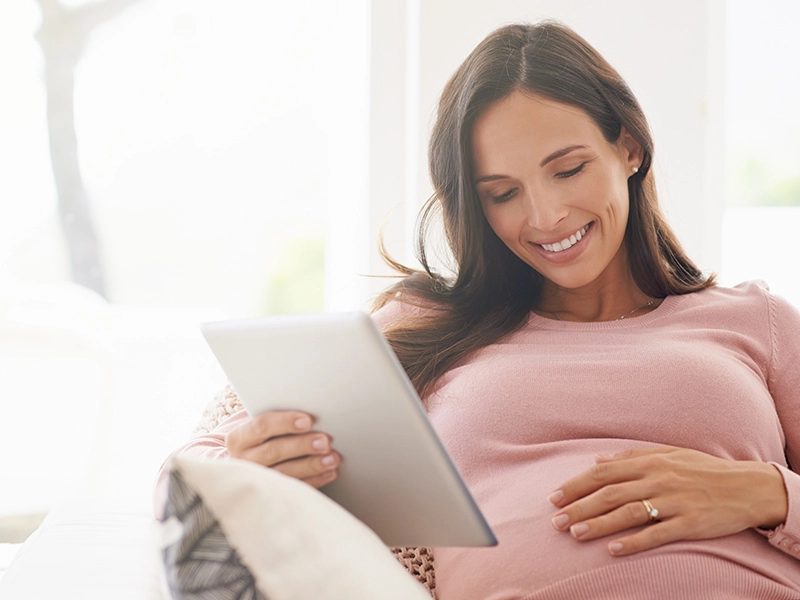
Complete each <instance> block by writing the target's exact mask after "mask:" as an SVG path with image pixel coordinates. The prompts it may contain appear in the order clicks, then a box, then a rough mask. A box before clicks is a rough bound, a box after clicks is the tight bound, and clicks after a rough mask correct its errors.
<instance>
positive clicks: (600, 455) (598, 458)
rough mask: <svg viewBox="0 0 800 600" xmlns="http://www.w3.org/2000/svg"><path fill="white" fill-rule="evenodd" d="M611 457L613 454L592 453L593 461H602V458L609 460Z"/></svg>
mask: <svg viewBox="0 0 800 600" xmlns="http://www.w3.org/2000/svg"><path fill="white" fill-rule="evenodd" d="M612 458H614V455H613V454H595V455H594V460H595V462H602V461H604V460H611V459H612Z"/></svg>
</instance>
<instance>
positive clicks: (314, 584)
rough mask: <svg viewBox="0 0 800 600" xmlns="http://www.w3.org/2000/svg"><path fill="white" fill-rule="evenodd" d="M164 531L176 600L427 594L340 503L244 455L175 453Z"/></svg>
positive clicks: (412, 598)
mask: <svg viewBox="0 0 800 600" xmlns="http://www.w3.org/2000/svg"><path fill="white" fill-rule="evenodd" d="M161 530H162V559H163V566H164V569H163V570H164V579H165V580H166V583H167V587H168V588H169V592H170V593H171V595H172V597H173V600H212V599H213V600H226V599H228V598H230V599H231V600H233V599H239V598H243V599H248V600H307V599H308V598H314V599H319V600H360V599H364V600H366V599H370V600H430V595H429V594H428V592H427V591H426V589H425V587H423V586H422V585H420V583H419V582H417V581H416V580H415V579H414V578H413V577H412V576H411V575H410V574H409V573H408V572H407V571H406V570H405V569H404V568H403V567H402V566H401V565H400V564H399V563H398V562H397V560H396V559H395V558H394V556H393V555H392V553H391V551H390V550H389V549H388V548H386V546H385V545H384V544H383V542H381V540H380V538H378V536H377V535H376V534H375V533H374V532H372V531H371V530H370V529H369V528H368V527H367V526H366V525H364V524H363V523H361V522H360V521H358V520H357V519H356V518H355V517H353V516H352V515H351V514H350V513H348V512H347V511H346V510H344V509H343V508H342V507H341V506H339V505H338V504H336V503H335V502H333V501H332V500H330V499H329V498H328V497H327V496H325V495H324V494H322V493H321V492H319V491H317V490H315V489H314V488H312V487H310V486H308V485H306V484H304V483H302V482H300V481H297V480H295V479H292V478H290V477H286V476H284V475H282V474H280V473H278V472H277V471H274V470H271V469H265V468H263V467H260V466H258V465H255V464H253V463H250V462H247V461H242V460H236V459H227V460H217V461H199V460H196V459H191V458H188V457H182V456H175V457H173V458H172V459H171V464H170V479H169V486H168V499H167V506H166V511H165V518H164V521H163V522H162V525H161Z"/></svg>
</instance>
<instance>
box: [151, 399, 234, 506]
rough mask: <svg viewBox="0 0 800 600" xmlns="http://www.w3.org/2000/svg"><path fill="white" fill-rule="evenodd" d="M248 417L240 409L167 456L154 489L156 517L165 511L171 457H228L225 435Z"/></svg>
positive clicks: (208, 458)
mask: <svg viewBox="0 0 800 600" xmlns="http://www.w3.org/2000/svg"><path fill="white" fill-rule="evenodd" d="M247 418H248V417H247V413H246V412H245V411H244V410H240V411H238V412H236V413H234V414H232V415H231V416H229V417H228V418H226V419H224V420H223V421H222V422H221V423H219V424H218V425H217V427H215V428H214V429H213V430H212V431H209V432H208V433H204V434H202V435H199V436H197V437H194V438H192V439H191V440H190V441H189V442H188V443H186V444H185V445H184V446H181V447H180V448H178V449H177V450H175V451H174V452H172V453H171V454H170V455H169V457H167V459H166V460H165V461H164V463H163V464H162V465H161V468H160V469H159V471H158V476H157V477H156V483H155V486H154V491H153V514H154V515H155V516H156V518H159V517H161V515H162V514H163V512H164V502H165V500H166V489H167V478H168V475H169V459H170V458H171V457H172V456H175V455H176V454H180V455H182V456H191V457H193V458H200V459H204V460H217V459H220V458H226V457H227V456H228V449H227V447H226V445H225V437H226V436H227V434H228V433H229V432H230V431H232V430H233V429H234V428H235V427H237V426H238V425H240V424H241V423H243V422H245V421H246V420H247Z"/></svg>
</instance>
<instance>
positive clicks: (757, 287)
mask: <svg viewBox="0 0 800 600" xmlns="http://www.w3.org/2000/svg"><path fill="white" fill-rule="evenodd" d="M678 298H679V304H680V305H681V308H682V310H681V312H684V314H693V313H702V314H704V315H714V316H715V317H716V318H719V319H723V320H724V319H730V320H735V321H737V322H742V321H747V322H749V323H751V324H753V325H756V324H757V325H762V326H763V325H766V326H768V327H770V328H771V327H774V326H775V325H776V322H778V323H779V322H782V321H784V320H786V319H789V320H791V321H796V320H797V319H798V318H800V311H798V309H797V308H796V307H795V306H794V305H793V304H792V303H791V302H789V301H788V300H787V299H785V298H784V297H783V296H780V295H778V294H775V293H773V292H772V291H771V290H770V289H769V285H767V283H766V282H765V281H762V280H760V279H754V280H750V281H744V282H742V283H740V284H738V285H735V286H730V287H728V286H723V285H715V286H712V287H709V288H706V289H704V290H702V291H699V292H694V293H691V294H686V295H685V296H680V297H678Z"/></svg>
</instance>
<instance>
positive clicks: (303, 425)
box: [294, 417, 311, 429]
mask: <svg viewBox="0 0 800 600" xmlns="http://www.w3.org/2000/svg"><path fill="white" fill-rule="evenodd" d="M294 426H295V427H297V429H308V428H309V427H311V419H309V418H308V417H299V418H298V419H297V420H296V421H295V422H294Z"/></svg>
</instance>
